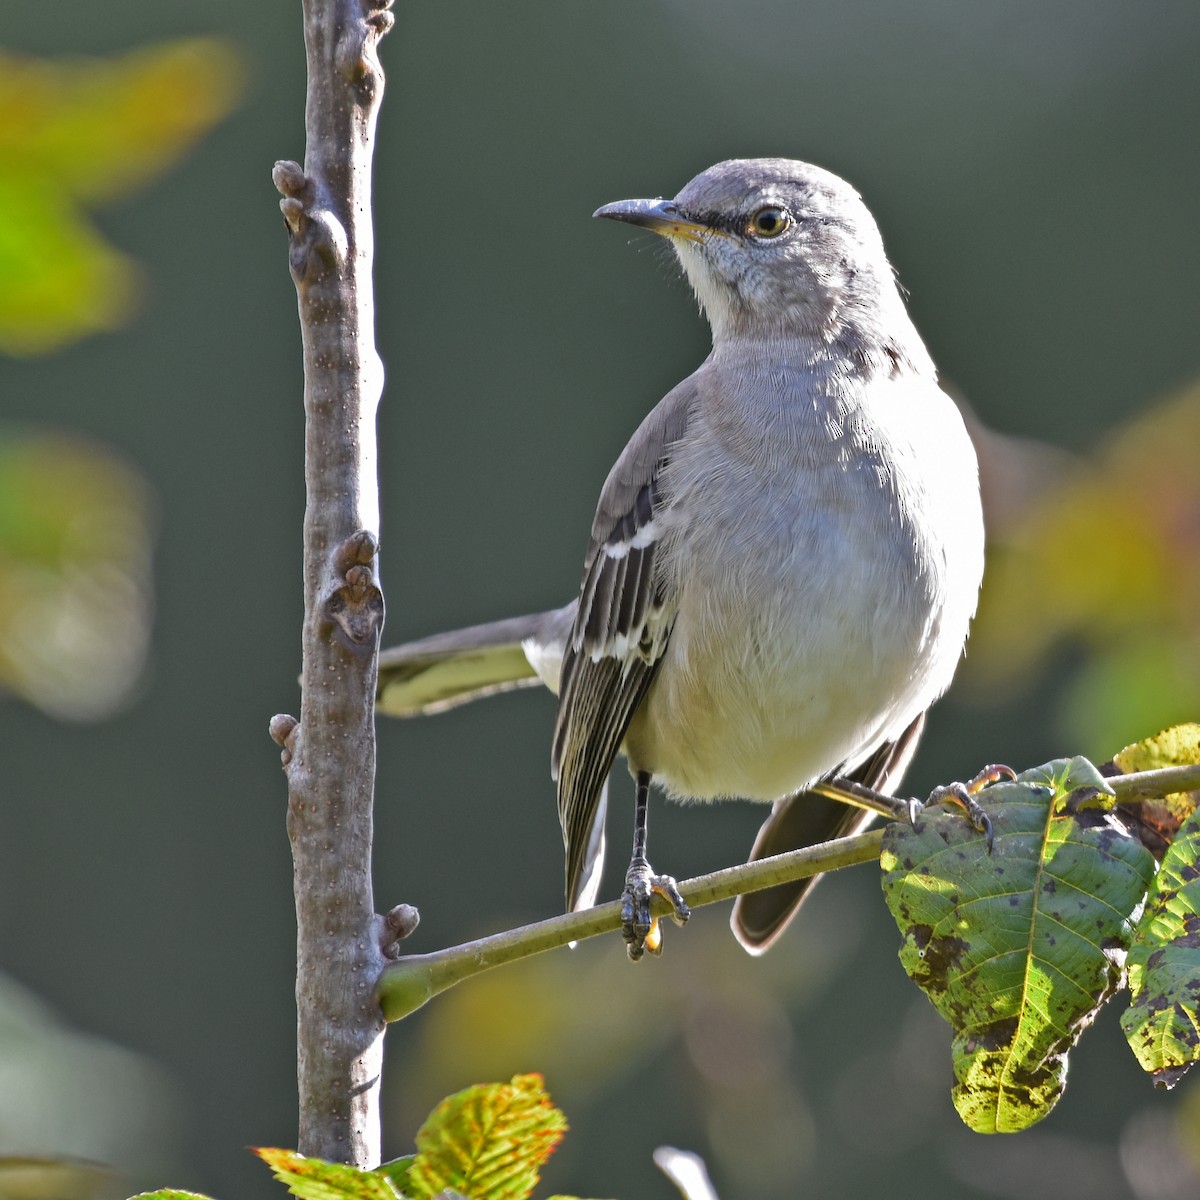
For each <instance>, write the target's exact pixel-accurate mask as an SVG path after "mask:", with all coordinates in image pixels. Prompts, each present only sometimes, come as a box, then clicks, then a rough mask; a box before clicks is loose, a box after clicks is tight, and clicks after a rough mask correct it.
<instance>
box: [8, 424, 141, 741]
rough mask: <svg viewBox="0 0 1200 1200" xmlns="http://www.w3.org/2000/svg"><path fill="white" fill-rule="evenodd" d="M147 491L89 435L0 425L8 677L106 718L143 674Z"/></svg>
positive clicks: (11, 686)
mask: <svg viewBox="0 0 1200 1200" xmlns="http://www.w3.org/2000/svg"><path fill="white" fill-rule="evenodd" d="M151 523H152V517H151V512H150V500H149V496H148V494H147V492H146V489H145V486H144V485H143V484H142V482H141V480H140V478H139V477H138V476H137V475H136V474H135V473H134V472H133V471H132V470H131V469H130V468H129V467H127V466H126V465H125V464H124V463H122V462H121V461H120V460H118V459H117V458H115V457H114V456H113V455H112V454H111V453H110V452H108V451H107V450H104V449H103V448H102V447H100V446H98V445H96V444H94V443H91V442H88V441H86V440H84V439H83V438H79V437H71V436H68V435H65V434H58V433H50V432H44V431H24V432H14V431H13V430H11V429H3V428H0V685H2V686H3V687H4V688H6V689H7V690H9V691H12V692H15V693H16V694H17V695H19V696H21V697H23V698H24V699H26V700H28V701H29V702H30V703H32V704H35V705H37V706H38V707H40V708H42V709H44V710H46V711H47V712H49V713H51V714H52V715H55V716H60V717H70V718H74V719H77V720H81V719H93V718H96V717H100V716H104V715H106V714H107V713H108V712H110V711H111V710H112V709H113V708H114V707H115V706H116V705H117V704H119V703H120V702H121V701H122V700H123V699H124V698H125V697H126V696H127V695H128V693H129V690H130V689H131V687H132V686H133V685H134V683H135V682H136V681H137V678H138V676H139V674H140V672H141V669H142V665H143V662H144V659H145V653H146V647H147V643H148V640H149V635H150V619H151V609H152V596H151V577H150V546H151Z"/></svg>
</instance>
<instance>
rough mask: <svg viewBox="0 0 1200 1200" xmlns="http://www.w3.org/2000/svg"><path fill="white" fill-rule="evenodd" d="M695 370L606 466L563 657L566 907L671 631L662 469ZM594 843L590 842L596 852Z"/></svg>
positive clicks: (560, 752) (557, 751) (558, 732)
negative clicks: (619, 756) (622, 748)
mask: <svg viewBox="0 0 1200 1200" xmlns="http://www.w3.org/2000/svg"><path fill="white" fill-rule="evenodd" d="M696 393H697V385H696V376H694V375H693V376H692V377H691V378H689V379H686V380H684V382H683V383H681V384H680V385H679V386H678V387H677V388H675V389H674V390H673V391H671V392H670V393H668V395H667V396H666V398H665V399H663V400H662V401H661V402H660V403H659V405H658V406H657V407H656V408H655V409H654V411H653V412H651V413H650V415H649V416H648V417H647V418H646V419H645V421H643V422H642V424H641V426H640V427H639V429H638V431H637V433H635V434H634V436H633V438H632V439H631V441H630V442H629V445H628V446H626V447H625V450H624V451H623V453H622V454H621V457H620V458H619V459H617V463H616V466H614V467H613V469H612V471H611V472H610V473H609V476H608V479H607V480H606V481H605V484H604V489H603V491H602V492H601V493H600V502H599V504H598V506H597V508H596V517H595V520H594V521H593V522H592V536H591V540H590V541H589V543H588V551H587V558H586V560H585V563H584V572H583V583H582V585H581V587H580V592H579V607H578V610H577V611H576V614H575V624H574V627H573V628H572V630H571V636H570V637H569V639H568V641H567V646H566V652H565V654H564V656H563V666H562V682H561V686H560V690H559V699H558V719H557V722H556V724H555V729H554V751H553V756H552V759H551V768H552V773H553V775H554V778H555V779H556V780H557V781H558V816H559V820H560V822H561V823H562V830H563V842H564V844H565V846H566V851H567V907H568V908H575V907H576V906H577V904H578V903H579V901H580V898H581V892H582V889H583V885H584V878H585V875H586V876H591V877H594V876H595V874H596V872H597V871H598V869H599V864H598V863H597V862H596V859H595V853H594V847H595V846H596V845H597V841H596V838H595V837H594V836H593V831H594V827H595V825H596V821H597V816H598V814H599V811H600V804H601V795H602V792H603V789H604V785H605V781H606V780H607V778H608V772H609V770H610V769H611V767H612V763H613V759H614V758H616V756H617V751H618V750H619V749H620V746H621V742H622V741H623V740H624V737H625V731H626V730H627V729H628V728H629V722H630V721H631V720H632V719H633V714H634V712H635V711H636V710H637V707H638V705H639V704H640V703H641V701H642V698H643V697H644V696H645V694H646V690H647V689H648V688H649V686H650V683H651V681H652V680H653V678H654V673H655V671H656V670H657V668H658V664H659V661H660V660H661V658H662V654H663V651H664V650H665V649H666V644H667V639H668V637H669V636H670V631H671V621H672V620H673V618H674V603H673V599H674V598H673V597H672V596H671V595H669V594H668V593H667V584H666V581H665V578H664V573H663V571H662V570H661V562H660V554H659V551H660V535H661V532H662V530H661V526H660V522H659V520H658V518H659V517H660V515H661V513H662V511H663V508H664V505H665V503H666V501H665V499H664V497H663V495H662V491H661V480H662V471H663V468H664V467H665V466H666V464H667V462H668V461H669V460H670V454H671V447H672V445H673V444H674V443H675V442H677V441H678V440H679V439H680V438H681V437H682V436H683V433H684V430H685V428H686V426H687V421H688V417H689V414H690V412H691V409H692V405H693V402H694V400H695V397H696ZM589 846H591V847H593V851H592V852H589Z"/></svg>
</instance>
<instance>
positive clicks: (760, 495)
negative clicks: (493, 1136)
mask: <svg viewBox="0 0 1200 1200" xmlns="http://www.w3.org/2000/svg"><path fill="white" fill-rule="evenodd" d="M595 215H596V216H597V217H606V218H609V219H612V220H616V221H623V222H626V223H628V224H631V225H635V226H638V227H640V228H642V229H648V230H650V231H652V232H653V233H657V234H660V235H662V236H663V237H665V238H667V239H668V241H669V242H670V243H671V245H672V247H673V248H674V250H675V252H676V254H677V255H678V257H679V261H680V263H681V264H682V267H683V270H684V273H685V274H686V276H687V278H688V281H689V282H690V284H691V285H692V288H693V290H694V291H695V293H696V298H697V300H698V301H699V303H700V306H701V308H702V309H703V310H704V313H705V314H706V316H707V318H708V321H709V323H710V325H711V326H712V338H713V348H712V353H711V354H710V355H709V356H708V358H706V359H705V360H704V362H703V363H702V364H701V365H700V367H699V368H698V369H697V370H696V372H695V373H694V374H692V375H690V376H689V377H688V378H687V379H685V380H684V381H683V382H682V383H680V384H679V385H678V386H677V387H676V388H674V389H673V390H672V391H671V392H669V393H668V394H667V396H666V397H665V399H663V400H662V401H661V402H660V403H659V404H658V406H657V407H656V408H655V409H654V410H653V411H652V412H651V413H650V415H649V416H648V417H647V418H646V419H645V420H644V421H643V422H642V424H641V426H640V427H639V429H638V430H637V432H636V433H635V434H634V435H633V438H632V439H631V440H630V442H629V444H628V445H627V446H626V448H625V450H624V451H623V452H622V454H621V456H620V457H619V458H618V460H617V463H616V465H615V466H614V467H613V469H612V471H611V472H610V474H609V476H608V479H607V480H606V482H605V484H604V487H603V490H602V491H601V493H600V501H599V504H598V506H597V509H596V517H595V520H594V521H593V523H592V533H591V539H590V541H589V543H588V549H587V554H586V557H585V561H584V572H583V581H582V584H581V585H580V589H579V595H578V597H577V598H576V599H575V600H573V601H571V603H570V604H568V605H567V606H566V607H564V608H560V609H555V610H554V611H552V612H546V613H539V614H535V615H532V616H528V617H520V618H517V619H515V620H508V621H500V622H496V623H493V624H488V625H481V626H476V627H474V628H472V629H466V630H460V631H457V632H454V633H448V634H441V635H439V636H436V637H432V638H427V639H425V640H423V641H420V642H415V643H412V644H410V645H408V646H402V647H399V648H397V649H393V650H390V651H387V652H385V653H384V654H383V655H382V656H381V658H380V675H379V680H380V682H379V707H380V709H381V711H384V712H393V713H397V714H406V713H412V712H416V711H429V710H431V709H438V708H445V707H449V706H451V705H453V704H455V703H458V702H460V701H462V700H465V699H471V698H473V697H475V696H478V695H483V694H487V693H489V692H493V691H498V690H503V689H505V688H508V687H513V686H520V685H521V684H522V683H535V682H537V681H538V680H540V681H541V682H542V683H544V684H545V685H546V686H547V687H549V688H551V689H552V690H553V691H555V692H557V693H558V698H559V699H558V717H557V722H556V725H555V730H554V748H553V755H552V771H553V775H554V778H555V779H556V780H557V783H558V811H559V818H560V820H561V823H562V830H563V839H564V841H565V844H566V857H567V886H566V893H567V904H568V907H570V908H578V907H583V906H585V905H588V904H591V903H593V902H594V899H595V896H596V887H597V883H598V877H599V868H600V864H601V862H602V859H603V853H604V840H603V839H604V832H603V830H604V810H605V801H606V780H607V777H608V773H609V769H610V768H611V766H612V764H613V760H614V758H615V757H616V755H617V752H618V751H621V752H623V753H624V755H625V757H626V758H627V759H628V762H629V769H630V771H631V773H632V774H633V776H634V778H635V780H636V796H637V802H636V819H635V834H634V853H633V859H632V862H631V864H630V867H629V872H628V876H627V879H626V887H625V893H624V914H623V915H624V918H625V936H626V940H627V942H628V943H629V949H630V954H631V956H632V957H634V958H637V957H640V956H641V953H642V950H643V948H644V947H645V946H646V945H647V942H648V944H649V948H650V949H652V950H655V949H657V938H658V936H659V931H658V929H657V927H656V926H655V925H654V923H653V922H652V920H651V917H650V896H651V892H652V891H661V892H663V893H664V894H666V895H667V896H668V897H672V898H673V899H674V901H675V905H676V911H677V915H678V917H679V918H681V919H682V918H685V917H686V914H687V910H686V906H684V905H683V902H682V900H681V899H680V898H679V896H678V891H677V889H676V888H675V884H674V881H673V880H672V879H671V878H670V877H669V876H659V875H656V874H655V873H654V872H653V871H652V870H651V868H650V865H649V862H648V861H647V858H646V847H645V837H646V803H647V796H648V791H649V787H650V783H651V781H653V782H656V783H657V784H658V785H659V786H660V787H661V788H663V789H664V790H665V791H666V792H667V794H668V795H669V796H671V797H673V798H675V799H680V800H714V799H719V798H723V797H739V798H742V799H746V800H759V801H765V802H767V803H769V804H771V805H772V808H771V813H770V816H769V817H768V818H767V820H766V823H765V824H764V825H763V827H762V830H761V831H760V833H759V835H758V838H757V840H756V841H755V844H754V847H753V850H752V857H754V858H758V857H762V856H765V855H768V854H776V853H780V852H782V851H785V850H790V849H793V848H796V847H798V846H802V845H810V844H813V843H816V842H820V841H825V840H828V839H829V838H832V837H837V836H841V835H843V834H846V833H849V832H852V831H854V830H856V829H858V828H861V827H862V826H863V825H864V824H865V823H866V822H868V821H869V820H870V819H871V818H870V814H869V813H863V812H862V811H861V810H858V809H854V808H849V807H847V806H845V805H842V804H839V803H837V802H836V801H834V800H831V799H828V798H827V797H825V796H822V795H819V794H814V793H812V792H810V791H809V790H808V789H809V788H810V787H812V786H813V785H814V784H816V783H818V782H820V781H821V780H824V779H827V778H829V777H831V776H834V775H845V776H850V777H852V778H855V779H857V780H859V781H860V782H863V783H866V784H868V785H870V786H872V787H874V788H876V789H879V790H886V791H891V790H893V789H894V788H895V787H896V786H897V785H898V783H899V779H900V775H901V773H902V772H903V770H904V768H905V767H906V766H907V764H908V761H909V759H910V758H911V755H912V752H913V750H914V748H915V745H916V741H917V738H918V737H919V735H920V731H921V727H922V724H923V722H924V719H925V711H926V709H927V708H928V707H929V706H930V705H931V704H932V703H933V702H934V701H935V700H936V699H937V698H938V697H939V696H940V695H941V694H942V693H943V692H944V691H945V690H946V688H947V687H948V686H949V684H950V680H951V677H952V676H953V674H954V670H955V667H956V665H957V663H958V660H959V658H960V656H961V654H962V650H963V644H964V641H965V639H966V636H967V628H968V625H969V623H970V620H971V617H972V616H973V614H974V612H975V605H976V597H977V595H978V592H979V584H980V579H981V576H982V573H983V519H982V514H981V510H980V502H979V484H978V477H977V474H978V472H977V464H976V459H975V452H974V450H973V449H972V446H971V442H970V440H969V439H968V437H967V433H966V430H965V429H964V426H963V422H962V419H961V417H960V416H959V414H958V411H957V409H956V408H955V406H954V404H953V403H952V402H951V400H950V399H949V398H948V397H947V396H946V395H945V393H943V392H942V391H941V390H940V388H939V387H938V383H937V373H936V371H935V369H934V366H933V363H932V361H931V360H930V357H929V354H928V352H927V351H926V349H925V346H924V345H923V344H922V342H921V339H920V337H919V335H918V334H917V331H916V329H915V327H914V326H913V323H912V321H911V320H910V318H909V316H908V313H907V312H906V310H905V307H904V302H903V300H902V298H901V294H900V291H899V288H898V286H897V283H896V280H895V277H894V274H893V271H892V267H891V265H890V264H889V263H888V260H887V256H886V255H885V253H884V248H883V242H882V240H881V238H880V235H879V230H878V229H877V227H876V225H875V221H874V220H873V218H872V217H871V214H870V213H869V212H868V211H867V209H866V207H865V206H864V204H863V202H862V200H861V199H860V198H859V196H858V194H857V193H856V192H855V191H854V189H853V188H851V187H850V186H849V185H848V184H847V183H845V182H843V181H842V180H841V179H839V178H837V177H836V176H834V175H831V174H830V173H829V172H828V171H824V170H822V169H820V168H819V167H814V166H809V165H808V164H806V163H801V162H792V161H789V160H787V159H780V158H765V159H746V160H736V161H731V162H723V163H718V164H717V165H716V166H715V167H710V168H709V169H708V170H707V171H704V172H703V173H702V174H700V175H698V176H697V177H696V178H695V179H693V180H692V181H691V182H690V183H689V184H688V185H687V186H686V187H685V188H684V189H683V191H681V192H680V193H679V195H678V196H676V197H675V199H674V200H624V201H619V202H618V203H615V204H607V205H605V206H604V207H603V208H600V209H598V210H597V212H596V214H595ZM811 884H812V881H811V880H804V881H800V882H798V883H796V884H791V885H784V886H781V887H777V888H773V889H770V890H769V891H765V892H759V893H755V894H752V895H748V896H743V897H741V898H740V899H739V901H738V902H737V904H736V905H735V907H734V912H733V921H732V924H733V929H734V932H735V933H736V935H737V937H738V939H739V940H740V941H741V943H742V944H743V945H744V946H745V947H746V948H747V949H748V950H749V951H751V952H752V953H761V952H762V951H763V950H764V949H766V947H767V946H768V945H769V944H770V943H771V942H772V941H773V940H774V938H775V937H776V936H777V935H778V934H779V932H780V931H781V930H782V929H783V927H784V926H785V924H786V923H787V921H788V920H789V919H790V917H791V915H792V913H793V912H794V911H795V909H796V906H797V905H798V904H799V902H800V901H801V899H802V898H803V897H804V895H805V893H806V892H807V890H808V889H809V888H810V887H811Z"/></svg>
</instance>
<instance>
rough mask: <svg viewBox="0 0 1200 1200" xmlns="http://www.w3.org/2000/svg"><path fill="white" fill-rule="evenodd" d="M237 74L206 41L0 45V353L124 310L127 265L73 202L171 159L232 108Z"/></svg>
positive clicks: (85, 201) (109, 191) (49, 343)
mask: <svg viewBox="0 0 1200 1200" xmlns="http://www.w3.org/2000/svg"><path fill="white" fill-rule="evenodd" d="M240 75H241V70H240V67H239V64H238V59H237V57H236V55H235V54H234V52H233V50H232V49H231V48H230V47H228V46H227V45H226V44H225V43H223V42H220V41H217V40H215V39H203V38H197V39H191V40H187V41H180V42H174V43H170V44H166V45H163V46H156V47H151V48H149V49H141V50H136V51H133V52H131V53H129V54H127V55H125V56H123V57H122V58H120V59H116V60H113V61H111V62H99V61H94V60H87V59H78V60H72V61H64V62H46V61H42V60H38V59H32V58H22V57H18V56H16V55H12V54H9V53H6V52H0V350H4V351H7V352H8V353H10V354H35V353H40V352H45V351H48V350H53V349H55V348H56V347H58V346H61V345H63V344H65V343H67V342H70V341H73V340H75V339H77V338H80V337H83V336H85V335H86V334H89V333H94V332H96V331H98V330H104V329H113V328H115V327H117V326H119V325H120V324H122V323H123V322H124V321H125V320H126V319H127V318H128V315H129V312H130V308H131V305H132V302H133V299H134V297H135V294H136V287H137V277H136V270H135V268H134V265H133V264H132V263H131V261H130V260H129V259H127V258H126V257H125V256H124V255H122V254H120V253H119V252H118V251H117V250H115V249H114V248H112V247H111V246H109V245H107V244H106V243H105V241H104V240H103V238H102V237H101V236H100V235H99V234H98V233H97V232H96V230H95V229H94V228H93V227H92V225H91V223H90V222H89V221H88V219H87V216H86V215H85V212H84V207H85V206H86V205H92V204H96V203H99V202H103V201H106V200H110V199H113V198H114V197H117V196H122V195H125V194H127V193H129V192H130V191H132V190H133V189H135V188H136V187H138V186H140V185H141V184H143V183H145V182H146V181H148V180H150V179H152V178H153V177H154V176H155V175H157V174H159V173H161V172H162V171H163V170H164V169H166V168H167V167H168V166H170V165H171V164H172V163H173V162H175V161H176V160H177V159H178V158H179V157H180V156H181V155H182V154H183V153H184V152H185V151H187V150H188V149H189V148H190V147H191V146H192V145H193V143H194V142H195V141H196V140H197V139H198V138H199V137H200V136H201V135H202V134H204V133H205V132H207V131H208V130H209V129H210V128H211V127H212V126H213V125H214V124H215V123H216V122H217V121H218V120H220V119H221V118H222V117H223V116H224V115H225V114H226V113H227V112H228V111H229V110H230V108H231V107H232V106H233V104H234V102H235V100H236V97H237V93H238V90H239V79H240Z"/></svg>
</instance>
